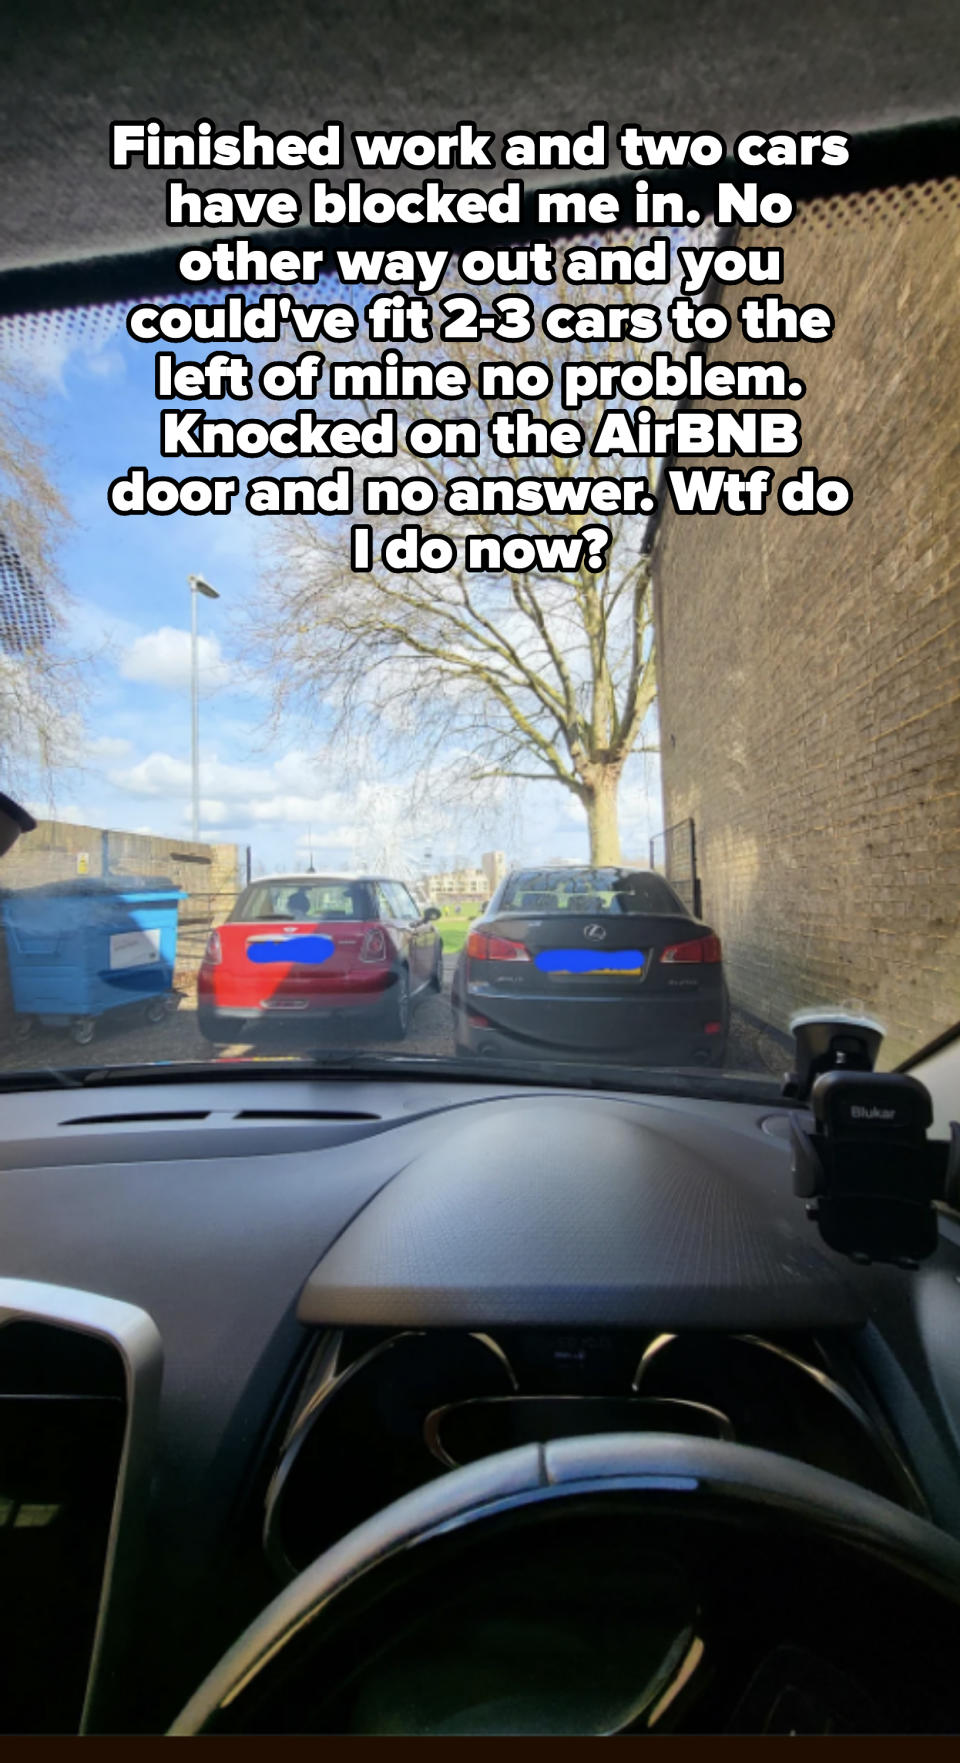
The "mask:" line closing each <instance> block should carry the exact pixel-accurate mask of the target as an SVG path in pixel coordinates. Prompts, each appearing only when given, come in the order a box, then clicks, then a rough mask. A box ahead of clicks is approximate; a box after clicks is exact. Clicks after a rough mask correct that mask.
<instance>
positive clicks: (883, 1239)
mask: <svg viewBox="0 0 960 1763" xmlns="http://www.w3.org/2000/svg"><path fill="white" fill-rule="evenodd" d="M791 1028H792V1029H793V1032H794V1035H795V1037H796V1042H797V1052H796V1066H795V1070H794V1071H792V1072H791V1073H790V1075H789V1077H788V1078H787V1080H786V1082H785V1084H784V1089H783V1093H784V1095H785V1096H790V1097H792V1098H795V1099H796V1100H797V1101H808V1102H809V1105H810V1114H811V1115H812V1119H811V1118H810V1116H809V1115H808V1116H806V1117H804V1116H803V1115H802V1114H799V1113H798V1114H794V1115H792V1116H791V1120H790V1142H791V1145H792V1148H793V1188H794V1193H796V1194H798V1195H800V1196H801V1197H802V1198H804V1199H806V1201H807V1215H808V1217H809V1218H811V1219H812V1220H813V1221H814V1222H815V1223H816V1225H817V1227H818V1229H819V1231H820V1235H821V1236H822V1238H823V1240H824V1242H825V1243H827V1244H828V1245H829V1247H830V1248H831V1249H836V1250H837V1251H838V1252H839V1253H840V1254H841V1255H849V1256H851V1257H852V1259H853V1260H855V1261H866V1262H869V1261H887V1262H893V1263H894V1264H895V1265H896V1266H899V1267H916V1266H917V1265H918V1263H919V1262H920V1261H924V1260H926V1259H927V1257H928V1256H930V1255H932V1254H933V1253H934V1251H935V1249H936V1247H937V1240H938V1232H937V1214H936V1211H935V1209H934V1202H935V1201H937V1200H944V1199H945V1200H947V1202H948V1203H949V1204H950V1205H952V1206H956V1205H957V1200H958V1196H960V1127H958V1126H956V1125H953V1126H952V1127H951V1137H950V1140H949V1142H948V1143H944V1142H943V1141H942V1140H933V1141H928V1139H927V1129H928V1127H930V1126H931V1125H932V1123H933V1105H932V1103H931V1100H930V1095H929V1092H928V1091H927V1090H926V1089H924V1086H923V1084H922V1083H919V1082H918V1081H917V1079H916V1078H914V1077H908V1076H905V1075H904V1074H902V1073H900V1072H896V1071H889V1072H887V1071H874V1070H873V1065H874V1062H875V1060H876V1056H877V1053H878V1052H879V1049H880V1043H881V1041H882V1039H883V1029H882V1028H881V1027H880V1025H879V1023H876V1022H871V1021H870V1020H869V1018H865V1017H852V1016H843V1015H837V1016H832V1017H829V1016H826V1015H825V1014H823V1013H813V1012H810V1013H808V1014H807V1015H804V1016H798V1017H795V1018H794V1020H793V1022H792V1023H791Z"/></svg>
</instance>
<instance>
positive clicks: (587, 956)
mask: <svg viewBox="0 0 960 1763" xmlns="http://www.w3.org/2000/svg"><path fill="white" fill-rule="evenodd" d="M534 960H535V964H536V966H537V967H539V969H540V972H541V973H556V974H564V975H569V974H573V973H612V974H621V975H623V976H627V975H629V974H633V975H635V976H636V975H638V974H642V972H643V970H644V967H645V965H646V956H645V955H644V953H643V950H642V949H541V951H540V953H539V955H537V956H535V957H534Z"/></svg>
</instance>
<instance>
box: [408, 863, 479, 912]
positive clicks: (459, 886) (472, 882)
mask: <svg viewBox="0 0 960 1763" xmlns="http://www.w3.org/2000/svg"><path fill="white" fill-rule="evenodd" d="M421 886H422V888H423V890H424V892H425V893H426V895H427V898H428V899H429V900H430V902H431V904H432V905H434V906H444V905H453V904H454V902H457V901H460V902H464V903H469V902H471V901H480V900H486V899H487V898H488V897H489V894H490V885H489V883H488V881H487V878H486V875H485V874H484V871H483V870H482V869H446V870H443V871H442V872H441V873H440V874H438V875H425V876H424V878H423V881H422V883H421Z"/></svg>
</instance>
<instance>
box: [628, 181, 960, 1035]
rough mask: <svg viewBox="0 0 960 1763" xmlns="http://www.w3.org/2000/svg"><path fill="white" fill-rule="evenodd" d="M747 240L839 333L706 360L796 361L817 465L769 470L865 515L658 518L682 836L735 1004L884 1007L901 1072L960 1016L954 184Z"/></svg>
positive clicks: (959, 293)
mask: <svg viewBox="0 0 960 1763" xmlns="http://www.w3.org/2000/svg"><path fill="white" fill-rule="evenodd" d="M743 242H745V243H750V244H760V245H773V244H777V243H780V244H782V245H783V246H784V250H785V256H786V271H785V285H784V287H783V288H782V289H781V290H778V291H779V292H781V293H782V294H783V296H784V297H785V298H786V299H789V300H792V301H795V302H797V303H800V304H803V303H805V302H810V301H823V302H824V303H826V304H827V305H828V306H829V307H830V308H831V309H832V311H833V312H834V313H835V315H836V319H837V326H836V333H835V336H834V338H833V340H832V341H830V342H828V343H826V344H820V345H814V344H809V343H808V344H803V343H801V344H799V345H798V344H792V345H791V344H786V343H782V344H771V343H767V344H746V343H744V342H743V341H742V339H740V337H739V326H736V327H735V328H736V336H734V334H733V333H731V336H730V337H729V338H727V339H726V341H725V342H723V343H720V344H717V345H715V346H714V348H713V350H712V354H713V356H714V357H715V358H717V359H723V360H746V359H751V358H753V359H759V360H776V359H785V360H787V361H788V362H789V363H790V366H791V368H792V369H793V370H794V371H795V372H798V373H799V374H800V376H801V377H802V378H803V379H804V380H805V381H806V384H807V396H806V397H805V398H804V399H803V400H802V401H801V403H800V406H799V409H800V413H801V417H802V421H803V434H804V447H803V452H802V454H801V455H800V456H799V457H798V459H796V460H794V461H791V462H790V465H789V466H787V467H784V466H783V465H782V464H781V465H779V466H777V465H776V462H775V461H772V460H771V461H767V463H769V464H771V465H774V466H775V469H776V471H777V474H778V475H790V474H791V473H792V472H794V471H795V470H797V469H798V468H799V466H801V465H804V464H816V465H818V466H819V468H820V471H821V473H822V474H823V475H839V476H843V477H846V478H848V479H849V480H850V482H851V484H852V485H853V489H854V494H855V500H854V503H853V507H852V508H851V509H850V510H849V511H848V512H847V513H846V514H844V515H843V516H841V517H839V518H836V519H825V518H822V517H811V518H807V519H804V518H797V517H793V518H791V517H789V516H787V515H785V514H783V513H781V511H780V510H779V509H778V508H776V507H772V506H770V505H768V512H767V513H766V514H765V515H763V516H762V517H761V518H753V517H747V516H743V517H739V518H738V517H734V516H732V515H727V514H719V515H717V516H714V517H712V518H705V517H696V516H693V517H689V516H684V517H678V516H676V515H675V514H674V513H673V512H672V510H671V509H669V508H667V509H665V511H664V514H663V518H662V523H661V527H660V531H659V533H658V535H657V541H656V546H655V552H654V581H655V601H656V613H657V627H658V666H659V680H660V719H661V730H662V743H663V788H664V813H665V820H666V822H667V823H671V822H674V821H678V820H680V819H682V818H683V817H685V816H687V815H692V816H693V817H694V820H695V822H696V829H697V845H698V853H699V858H700V871H701V875H702V882H703V908H704V914H705V916H706V917H707V918H708V919H709V920H710V921H711V923H713V924H715V925H716V926H717V928H718V929H719V930H720V932H721V934H722V936H723V939H724V944H725V956H726V960H727V963H728V971H729V975H730V982H731V991H732V993H733V996H734V998H735V1000H736V1001H738V1002H739V1003H740V1004H741V1005H742V1006H743V1007H744V1008H746V1009H747V1010H749V1011H751V1012H752V1013H753V1014H754V1015H756V1016H758V1017H760V1018H761V1019H763V1020H764V1021H766V1022H768V1023H770V1024H772V1025H773V1026H775V1027H776V1028H779V1029H783V1028H785V1027H786V1025H787V1021H788V1018H789V1016H790V1015H791V1013H792V1012H793V1010H795V1009H797V1008H799V1007H802V1006H807V1005H816V1004H821V1003H825V1002H830V1003H835V1004H844V1005H847V1006H848V1007H854V1008H860V1009H867V1010H869V1011H870V1012H873V1013H876V1014H877V1015H878V1016H879V1018H880V1020H881V1021H882V1022H884V1023H885V1025H886V1026H887V1029H888V1039H887V1042H886V1046H885V1051H884V1063H886V1064H890V1063H894V1062H895V1061H896V1060H898V1059H899V1058H902V1057H903V1056H904V1055H905V1054H906V1053H907V1052H908V1051H909V1050H910V1049H911V1048H914V1047H916V1046H918V1045H920V1044H921V1043H922V1042H924V1041H926V1040H928V1039H929V1038H930V1037H931V1036H932V1035H934V1034H935V1033H939V1032H941V1031H942V1030H943V1029H944V1028H946V1027H948V1026H949V1025H950V1024H951V1023H952V1022H954V1021H955V1020H956V1019H957V1018H958V1017H960V334H958V332H960V185H958V184H956V183H954V184H949V185H941V186H939V187H934V188H928V189H927V190H925V191H920V192H917V193H915V196H905V195H904V194H903V193H897V194H895V195H894V196H893V197H892V198H891V199H889V200H886V199H884V198H883V197H882V196H881V197H879V198H877V199H875V200H871V199H852V200H845V201H843V202H818V203H811V204H809V205H807V206H806V207H805V208H804V209H803V211H802V212H801V214H800V215H799V216H798V218H797V220H795V221H794V223H793V224H792V225H791V226H790V227H788V228H787V229H786V230H785V231H784V232H783V233H781V234H777V233H776V232H774V231H771V230H768V229H765V228H751V229H749V231H745V232H744V235H743ZM742 294H743V289H733V290H730V292H729V294H728V295H727V297H726V304H727V305H728V308H729V309H730V310H731V311H732V312H734V313H735V309H736V305H737V303H738V300H739V299H740V298H741V297H742ZM683 463H684V464H687V465H689V464H697V465H699V464H701V463H704V462H703V461H701V460H696V461H691V460H689V459H688V460H685V461H684V462H683ZM728 463H735V464H739V463H741V462H739V461H733V462H728ZM747 463H748V464H752V463H754V462H752V461H750V462H747ZM771 501H773V498H771Z"/></svg>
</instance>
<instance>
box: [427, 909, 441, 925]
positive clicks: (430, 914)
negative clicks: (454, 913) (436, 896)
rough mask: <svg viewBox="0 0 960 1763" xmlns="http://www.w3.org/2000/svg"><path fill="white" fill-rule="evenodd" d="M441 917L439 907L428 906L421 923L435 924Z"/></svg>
mask: <svg viewBox="0 0 960 1763" xmlns="http://www.w3.org/2000/svg"><path fill="white" fill-rule="evenodd" d="M442 917H443V913H442V912H441V911H440V908H439V906H428V907H427V908H426V911H425V912H424V914H423V922H424V924H435V923H436V921H437V919H438V918H442Z"/></svg>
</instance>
